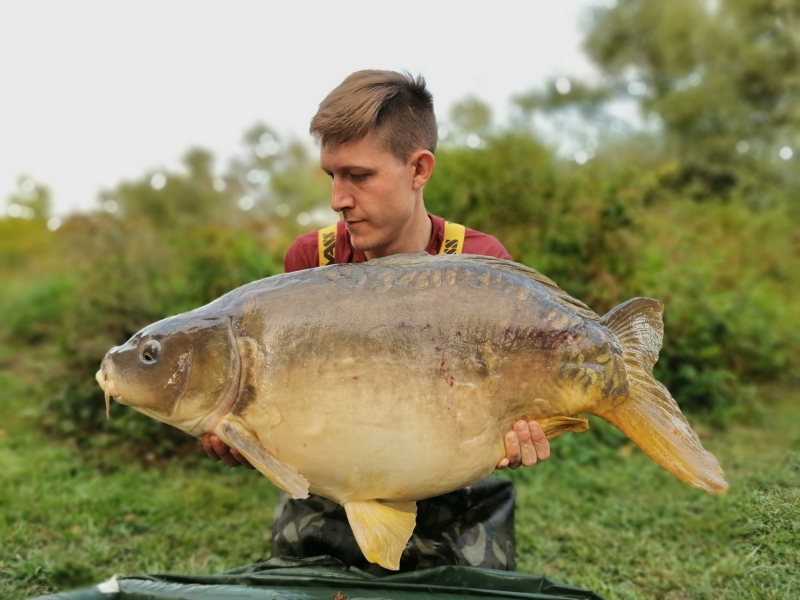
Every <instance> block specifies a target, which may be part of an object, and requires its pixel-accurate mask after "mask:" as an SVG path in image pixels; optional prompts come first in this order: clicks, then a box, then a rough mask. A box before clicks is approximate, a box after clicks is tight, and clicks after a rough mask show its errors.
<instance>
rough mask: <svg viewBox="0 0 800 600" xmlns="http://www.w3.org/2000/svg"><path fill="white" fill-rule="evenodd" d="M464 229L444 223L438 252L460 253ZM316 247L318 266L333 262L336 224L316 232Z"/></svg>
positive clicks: (455, 224) (462, 248)
mask: <svg viewBox="0 0 800 600" xmlns="http://www.w3.org/2000/svg"><path fill="white" fill-rule="evenodd" d="M465 233H466V230H465V228H464V226H463V225H459V224H458V223H449V222H447V221H445V223H444V240H442V247H441V248H439V254H461V253H462V252H463V251H464V235H465ZM317 248H318V249H319V266H320V267H325V266H327V265H332V264H333V263H334V256H335V254H334V252H335V249H336V225H331V226H330V227H325V228H323V229H320V230H319V231H318V232H317Z"/></svg>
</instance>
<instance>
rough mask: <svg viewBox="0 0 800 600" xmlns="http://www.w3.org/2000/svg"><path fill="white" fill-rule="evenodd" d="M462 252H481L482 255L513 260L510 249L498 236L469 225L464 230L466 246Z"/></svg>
mask: <svg viewBox="0 0 800 600" xmlns="http://www.w3.org/2000/svg"><path fill="white" fill-rule="evenodd" d="M462 252H463V253H464V254H480V255H482V256H492V257H494V258H502V259H504V260H511V255H510V254H509V253H508V250H506V249H505V247H504V246H503V244H501V243H500V242H499V241H498V240H497V239H496V238H494V237H492V236H491V235H489V234H488V233H483V232H482V231H476V230H475V229H469V228H468V227H467V228H465V230H464V248H463V250H462Z"/></svg>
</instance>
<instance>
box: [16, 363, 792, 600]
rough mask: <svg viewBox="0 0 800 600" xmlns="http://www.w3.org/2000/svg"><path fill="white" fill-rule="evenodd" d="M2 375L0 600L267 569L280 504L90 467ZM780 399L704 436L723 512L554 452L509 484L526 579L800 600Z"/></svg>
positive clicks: (132, 470)
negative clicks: (716, 465)
mask: <svg viewBox="0 0 800 600" xmlns="http://www.w3.org/2000/svg"><path fill="white" fill-rule="evenodd" d="M0 360H2V357H0ZM9 364H11V363H10V362H9V360H8V359H6V366H7V367H8V365H9ZM2 373H3V371H2V370H0V398H1V399H2V400H1V402H0V597H2V598H27V597H31V596H36V595H38V594H43V593H47V592H52V591H56V590H67V589H71V588H76V587H81V586H84V585H88V584H92V583H96V582H99V581H101V580H105V579H107V578H108V577H110V576H111V575H112V574H119V575H132V574H140V573H148V572H151V573H152V572H164V571H173V572H183V573H212V572H218V571H221V570H224V569H228V568H232V567H235V566H239V565H243V564H246V563H250V562H253V561H255V560H257V559H260V558H263V557H266V556H268V554H269V540H270V523H271V519H272V509H273V506H274V502H275V499H276V495H277V494H276V490H275V488H274V487H273V486H272V485H271V484H270V483H269V482H267V481H266V479H264V478H263V477H261V476H260V475H259V474H257V473H255V472H253V471H245V470H243V469H227V468H225V467H223V466H221V465H220V464H217V463H212V462H211V461H207V460H196V461H195V460H189V459H187V458H181V459H177V458H176V459H174V460H172V461H169V462H166V463H164V462H159V463H157V464H150V465H149V466H148V463H147V461H143V462H142V463H141V464H139V463H132V464H123V461H121V460H119V459H118V458H116V455H115V454H114V453H113V451H109V454H108V456H107V458H106V459H103V458H102V457H101V458H98V457H97V456H93V457H92V458H91V459H89V458H87V457H85V456H82V455H81V453H80V452H78V451H77V450H76V449H74V448H72V447H70V445H69V444H65V443H63V442H58V441H55V440H51V439H48V438H47V437H45V436H44V435H43V434H42V433H40V432H39V431H38V430H37V429H36V428H35V426H34V418H35V415H36V410H35V406H31V402H30V400H29V399H28V398H26V396H25V393H24V390H23V388H22V386H21V384H20V383H19V382H18V380H17V379H15V378H13V377H12V376H11V375H10V369H9V368H6V369H5V375H3V374H2ZM778 392H780V390H778ZM783 394H784V395H783V396H780V397H778V398H777V399H773V400H772V401H771V404H770V408H769V409H768V410H767V411H766V418H765V419H764V423H763V424H762V425H761V426H753V427H744V426H738V427H734V428H732V429H730V430H729V431H727V432H725V433H713V432H705V435H704V436H703V437H704V441H705V442H706V445H707V447H708V448H709V449H710V450H712V451H713V452H714V453H715V454H716V455H717V457H718V458H719V459H720V462H721V464H722V465H723V468H724V469H725V471H726V476H727V479H728V481H729V483H730V485H731V490H730V492H729V493H728V494H727V495H726V496H722V497H712V496H709V495H707V494H705V493H703V492H699V491H697V490H694V489H692V488H690V487H688V486H687V485H685V484H683V483H681V482H679V481H677V480H676V479H674V478H672V476H670V475H669V474H667V473H666V472H665V471H663V470H662V469H661V468H660V467H658V466H657V465H656V464H655V463H653V462H652V461H651V460H650V459H649V458H647V457H646V456H644V455H643V454H642V453H641V452H640V451H639V450H638V449H635V448H633V447H632V446H630V445H623V446H622V447H619V448H612V447H610V446H600V443H599V442H598V440H597V438H595V437H592V436H590V435H587V434H584V435H583V436H573V439H571V440H566V439H564V438H562V439H561V440H556V441H555V442H554V444H553V446H554V448H556V450H557V451H556V455H555V456H554V457H553V458H552V459H551V460H550V461H548V462H547V463H544V464H541V465H539V466H537V467H535V468H533V469H528V470H526V471H518V472H517V473H514V474H512V475H510V476H511V477H512V478H513V479H515V480H516V482H517V487H518V492H519V496H518V503H517V515H516V520H517V537H518V542H519V547H518V554H517V555H518V565H519V570H520V571H523V572H527V573H537V574H543V575H546V576H549V577H552V578H555V579H558V580H561V581H565V582H567V583H571V584H573V585H577V586H581V587H585V588H590V589H593V590H595V591H597V592H599V593H601V594H603V595H604V596H606V597H607V598H609V599H612V598H675V599H677V598H687V599H688V598H692V599H694V598H737V599H740V598H797V597H800V558H798V552H799V551H800V534H799V533H798V529H799V528H800V498H799V497H798V496H799V495H800V491H799V490H800V431H798V429H799V428H798V424H800V392H798V391H792V392H787V391H786V390H783ZM773 395H776V392H775V391H774V392H773ZM116 408H119V407H116ZM98 410H103V408H102V407H101V406H98ZM116 413H117V414H116V415H115V418H125V413H124V411H123V409H118V410H116ZM593 427H600V428H601V429H602V424H598V423H594V422H593ZM565 437H566V436H565ZM598 447H599V448H598ZM197 455H198V456H199V455H200V449H199V447H198V450H197Z"/></svg>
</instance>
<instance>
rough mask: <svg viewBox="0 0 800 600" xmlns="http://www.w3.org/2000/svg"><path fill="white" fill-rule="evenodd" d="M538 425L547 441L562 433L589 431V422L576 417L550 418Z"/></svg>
mask: <svg viewBox="0 0 800 600" xmlns="http://www.w3.org/2000/svg"><path fill="white" fill-rule="evenodd" d="M539 424H540V425H541V426H542V429H543V430H544V435H545V437H546V438H547V439H548V440H552V439H553V438H556V437H558V436H560V435H561V434H562V433H570V432H575V433H580V432H581V431H586V430H587V429H589V421H587V420H586V419H578V418H576V417H564V416H557V417H550V418H549V419H542V420H541V421H539Z"/></svg>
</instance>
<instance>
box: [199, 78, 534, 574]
mask: <svg viewBox="0 0 800 600" xmlns="http://www.w3.org/2000/svg"><path fill="white" fill-rule="evenodd" d="M311 133H312V134H313V135H315V136H316V137H317V138H318V139H319V140H320V142H321V146H322V150H321V155H320V159H321V164H322V169H323V170H324V171H325V172H326V173H327V174H328V175H329V176H330V178H331V185H332V188H333V191H332V199H331V208H333V210H335V211H336V212H338V213H340V214H341V220H340V221H339V222H338V224H337V225H336V226H335V227H331V228H329V229H328V230H323V231H321V232H311V233H307V234H305V235H303V236H300V237H299V238H297V239H296V240H295V241H294V243H293V244H292V246H291V247H290V248H289V251H288V252H287V254H286V259H285V265H284V266H285V270H286V271H287V272H292V271H298V270H301V269H310V268H314V267H318V266H320V265H321V264H330V263H333V262H335V263H360V262H365V261H367V260H370V259H373V258H379V257H382V256H388V255H391V254H398V253H401V252H419V251H427V252H428V253H429V254H438V253H440V252H442V251H446V252H448V253H457V252H461V253H464V254H482V255H485V256H494V257H496V258H502V259H510V256H509V254H508V252H506V250H505V248H504V247H503V246H502V244H500V242H498V241H497V240H496V239H494V238H493V237H491V236H489V235H486V234H484V233H480V232H478V231H473V230H471V229H466V228H463V227H461V226H459V225H453V224H446V223H445V221H444V219H442V218H440V217H436V216H433V215H429V214H428V213H427V212H426V210H425V204H424V202H423V198H422V190H423V187H424V186H425V183H426V182H427V181H428V179H429V178H430V177H431V174H432V173H433V169H434V166H435V162H436V161H435V158H434V152H435V150H436V144H437V138H438V135H437V127H436V118H435V116H434V112H433V98H432V96H431V94H430V93H429V92H428V91H427V89H426V88H425V82H424V80H423V79H422V78H421V77H419V78H417V79H416V80H415V79H414V78H413V77H411V76H410V75H403V74H400V73H395V72H391V71H359V72H357V73H353V74H352V75H350V76H349V77H348V78H347V79H345V80H344V82H343V83H342V84H341V85H339V87H337V88H336V89H334V90H333V91H332V92H331V93H330V94H329V95H328V96H327V98H325V100H323V102H322V104H320V107H319V110H318V111H317V114H316V115H315V116H314V118H313V119H312V121H311ZM504 442H505V447H506V457H505V458H504V459H502V460H501V461H500V463H498V465H497V468H498V469H503V468H505V467H510V468H512V469H515V468H517V467H518V466H520V465H521V464H522V465H526V466H530V465H533V464H535V463H536V462H537V460H544V459H546V458H547V457H548V456H549V454H550V446H549V444H548V442H547V439H546V438H545V436H544V433H543V432H542V429H541V427H540V426H539V424H538V423H536V422H535V421H530V422H525V421H524V420H520V421H517V422H516V423H514V425H513V428H512V430H511V431H510V432H509V433H508V434H507V435H506V436H505V439H504ZM203 447H204V448H205V450H206V451H207V452H208V454H209V456H210V457H211V458H212V459H213V460H223V461H224V462H225V463H226V464H228V465H229V466H238V465H239V464H242V465H245V466H249V465H248V463H247V460H246V459H244V457H242V456H241V455H240V454H239V453H238V452H236V451H235V450H231V449H229V448H228V447H227V446H225V445H224V444H223V443H222V442H221V441H220V440H219V439H218V438H217V437H216V436H212V435H207V436H203ZM417 507H418V513H417V525H416V528H415V530H414V534H413V535H412V538H411V540H410V541H409V543H408V545H407V546H406V549H405V551H404V552H403V557H402V559H401V563H400V568H401V570H413V569H418V568H425V567H433V566H439V565H445V564H463V565H473V566H482V567H487V568H494V569H502V570H513V569H514V566H515V560H514V552H515V541H514V489H513V487H512V485H511V483H510V482H508V481H506V480H501V479H486V480H484V481H482V482H480V483H478V484H475V485H473V486H470V487H468V488H465V489H463V490H458V491H456V492H452V493H450V494H445V495H444V496H439V497H437V498H431V499H428V500H424V501H421V502H418V504H417ZM272 544H273V556H279V555H281V554H288V555H292V556H304V557H310V556H319V555H323V554H329V555H332V556H334V557H336V558H339V559H340V560H342V561H343V562H345V563H346V564H348V565H354V566H357V567H359V568H361V569H364V570H367V571H370V572H374V573H380V572H386V571H384V569H382V568H381V567H379V566H377V565H373V564H370V563H368V562H367V561H366V559H365V558H364V557H363V555H362V554H361V551H360V550H359V548H358V546H357V544H356V542H355V538H354V537H353V534H352V531H351V530H350V527H349V525H348V523H347V517H346V515H345V511H344V509H343V508H342V507H340V506H339V505H338V504H336V503H335V502H332V501H330V500H327V499H326V498H322V497H320V496H314V495H312V496H311V497H309V498H308V499H306V500H292V499H291V498H289V496H288V495H286V494H282V495H281V500H280V502H279V504H278V507H277V509H276V511H275V522H274V524H273V540H272Z"/></svg>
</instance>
